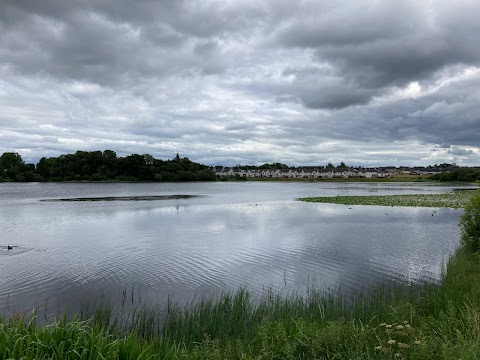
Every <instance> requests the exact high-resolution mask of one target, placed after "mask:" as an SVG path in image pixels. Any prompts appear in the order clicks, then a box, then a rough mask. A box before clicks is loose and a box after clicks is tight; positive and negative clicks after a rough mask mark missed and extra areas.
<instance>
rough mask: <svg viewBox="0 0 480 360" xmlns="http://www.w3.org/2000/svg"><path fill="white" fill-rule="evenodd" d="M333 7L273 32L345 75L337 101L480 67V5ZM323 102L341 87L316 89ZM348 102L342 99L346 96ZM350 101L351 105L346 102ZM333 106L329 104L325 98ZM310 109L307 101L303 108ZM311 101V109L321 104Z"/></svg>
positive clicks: (312, 12) (391, 3) (396, 3)
mask: <svg viewBox="0 0 480 360" xmlns="http://www.w3.org/2000/svg"><path fill="white" fill-rule="evenodd" d="M335 4H337V5H336V6H332V7H331V8H328V9H324V8H323V7H322V6H318V7H315V6H313V5H312V8H313V9H312V8H306V9H302V10H303V11H300V13H299V14H297V15H301V16H297V17H296V18H293V19H292V20H291V21H289V22H287V23H286V24H285V25H284V26H283V27H281V28H280V29H279V30H278V31H277V32H276V33H275V35H274V39H275V41H276V42H277V43H279V44H282V45H286V46H289V47H292V48H308V49H311V50H312V51H313V54H314V55H313V56H314V58H315V60H316V61H317V62H319V63H325V62H326V63H328V64H330V65H331V66H333V67H335V68H336V69H337V70H338V72H339V73H341V74H342V76H343V78H344V82H345V83H348V84H349V85H350V86H349V88H350V91H348V90H349V89H348V88H345V90H346V91H344V92H343V96H342V94H337V97H339V100H338V101H337V102H338V103H344V105H345V106H348V105H355V104H358V103H359V102H358V99H357V97H355V96H354V97H352V96H351V93H358V92H361V93H366V92H370V95H369V96H368V99H371V98H372V97H373V96H375V95H377V96H378V95H381V94H382V93H383V92H384V91H385V87H389V86H404V85H405V84H408V83H409V82H411V81H432V80H434V74H435V73H436V72H437V71H439V70H441V69H444V68H446V67H448V66H451V65H457V64H463V65H475V66H478V65H479V63H480V48H479V47H478V46H476V43H477V38H476V36H475V35H474V34H475V33H477V34H478V33H480V23H479V22H478V21H476V19H475V17H476V16H475V15H473V14H476V13H479V12H480V3H478V2H474V1H462V2H458V3H455V4H448V3H446V2H445V3H443V2H440V1H438V2H433V3H432V5H436V6H434V7H431V5H430V3H427V2H425V3H423V2H417V1H383V2H361V3H360V2H358V3H355V5H354V4H352V3H351V2H335ZM317 89H318V92H319V94H318V103H319V104H320V105H321V104H322V100H323V99H324V95H322V93H329V90H331V89H332V90H333V92H334V93H335V91H336V87H335V86H333V87H332V86H329V85H328V84H326V85H325V86H318V87H317ZM342 97H343V99H342ZM349 98H351V100H349ZM327 103H329V101H327ZM306 105H307V106H308V103H306ZM315 105H316V104H315V103H313V106H312V107H314V108H315V107H316V106H315Z"/></svg>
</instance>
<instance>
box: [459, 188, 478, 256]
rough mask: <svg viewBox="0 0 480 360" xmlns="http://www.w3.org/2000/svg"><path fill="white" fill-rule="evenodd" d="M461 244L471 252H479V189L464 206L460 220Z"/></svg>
mask: <svg viewBox="0 0 480 360" xmlns="http://www.w3.org/2000/svg"><path fill="white" fill-rule="evenodd" d="M460 228H461V232H462V243H463V244H464V245H465V246H467V247H468V248H470V249H471V250H473V251H474V252H478V251H480V189H479V190H476V191H475V194H474V195H473V196H472V197H471V198H470V201H469V202H468V203H467V204H466V205H465V211H464V213H463V215H462V216H461V218H460Z"/></svg>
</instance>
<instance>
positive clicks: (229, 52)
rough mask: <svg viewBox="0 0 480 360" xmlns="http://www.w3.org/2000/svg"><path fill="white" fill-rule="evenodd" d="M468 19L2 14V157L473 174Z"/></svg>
mask: <svg viewBox="0 0 480 360" xmlns="http://www.w3.org/2000/svg"><path fill="white" fill-rule="evenodd" d="M478 14H480V2H479V1H478V0H471V1H468V0H458V1H449V0H445V1H436V0H429V1H418V0H412V1H399V0H392V1H390V0H384V1H382V0H372V1H370V0H362V1H352V0H348V1H341V0H336V1H331V0H324V1H321V0H316V1H303V0H297V1H291V0H251V1H250V0H228V1H227V0H208V1H207V0H198V1H197V0H190V1H187V0H185V1H181V0H157V1H154V0H137V1H126V0H90V1H88V0H72V1H64V0H42V1H37V0H1V2H0V153H3V152H4V151H16V152H18V153H20V154H21V155H22V157H23V158H24V160H26V161H27V162H37V161H38V159H39V158H40V157H42V156H47V157H48V156H58V155H60V154H65V153H71V152H74V151H76V150H86V151H89V150H104V149H112V150H114V151H116V152H117V154H119V155H122V156H124V155H128V154H132V153H138V154H145V153H149V154H152V155H153V156H155V157H156V158H160V159H168V158H173V157H174V156H175V154H176V152H179V153H180V155H181V156H187V157H189V158H190V159H191V160H194V161H198V162H201V163H204V164H209V165H235V164H261V163H265V162H283V163H286V164H289V165H317V164H320V165H324V164H326V163H327V162H329V161H331V162H333V163H335V164H338V163H340V162H341V161H344V162H346V163H347V164H349V165H397V166H400V165H428V164H435V163H443V162H456V163H457V164H462V165H480V161H479V160H480V46H479V44H480V22H479V21H478Z"/></svg>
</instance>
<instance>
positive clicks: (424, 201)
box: [298, 190, 472, 208]
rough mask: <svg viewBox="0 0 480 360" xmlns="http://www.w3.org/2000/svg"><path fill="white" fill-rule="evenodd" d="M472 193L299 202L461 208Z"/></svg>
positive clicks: (353, 197) (363, 197) (319, 198)
mask: <svg viewBox="0 0 480 360" xmlns="http://www.w3.org/2000/svg"><path fill="white" fill-rule="evenodd" d="M471 195H472V191H469V190H465V191H454V192H450V193H446V194H409V195H380V196H375V195H373V196H322V197H308V198H300V199H298V200H300V201H306V202H319V203H328V204H343V205H375V206H418V207H450V208H462V207H464V206H465V204H467V202H468V200H469V199H470V197H471Z"/></svg>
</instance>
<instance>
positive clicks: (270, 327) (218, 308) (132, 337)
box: [0, 249, 480, 359]
mask: <svg viewBox="0 0 480 360" xmlns="http://www.w3.org/2000/svg"><path fill="white" fill-rule="evenodd" d="M478 260H479V259H478V257H477V256H475V255H473V254H472V253H471V252H469V251H468V250H465V249H459V250H458V251H457V252H456V253H455V255H454V256H453V257H452V258H451V259H450V261H449V263H448V267H447V268H448V271H447V272H445V274H444V275H443V278H442V281H441V282H440V283H439V284H422V285H404V284H398V283H391V284H385V285H383V286H379V287H377V288H375V289H371V290H368V291H365V292H364V293H363V294H360V295H357V296H355V297H354V298H346V297H342V296H334V295H327V294H325V293H323V292H321V291H315V290H310V291H309V292H308V293H307V295H305V296H299V295H295V294H292V295H291V296H286V297H285V296H280V295H277V294H275V293H274V292H273V291H267V292H266V293H265V294H264V296H263V297H262V298H261V299H260V300H259V299H256V298H254V297H253V296H252V294H250V293H249V291H248V290H246V289H240V290H238V291H237V292H234V293H224V294H221V295H219V296H217V297H215V298H203V299H198V300H197V301H195V302H192V303H190V304H189V305H187V306H179V305H174V304H173V303H169V304H168V306H167V307H166V308H162V309H156V308H154V307H148V306H139V307H138V308H136V310H135V311H133V312H131V313H130V314H128V316H126V315H125V314H122V313H117V314H116V313H115V312H114V311H113V310H112V308H110V307H99V308H97V309H96V310H95V311H94V312H93V314H90V315H89V318H88V319H86V320H81V319H76V318H74V319H71V320H67V316H66V315H63V316H62V317H60V319H59V320H58V321H56V322H54V323H51V324H48V325H45V326H37V325H36V323H35V318H34V317H32V316H24V315H22V314H15V315H14V316H12V317H11V318H10V319H9V320H8V321H1V322H0V358H2V359H7V358H22V357H23V358H27V359H37V358H38V359H40V358H41V359H44V358H56V359H97V358H98V359H101V358H102V359H103V358H108V359H133V358H135V359H137V358H141V359H147V358H152V359H179V358H193V359H321V358H324V359H352V358H354V359H384V358H387V359H388V358H392V359H396V358H399V359H400V358H401V359H443V358H445V359H448V358H462V359H475V358H477V357H478V356H479V355H480V348H479V344H480V311H479V310H480V290H479V289H478V287H477V286H476V284H478V280H480V279H479V277H480V275H479V274H480V271H479V270H480V263H479V261H478ZM83 315H84V316H85V315H86V314H83Z"/></svg>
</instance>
